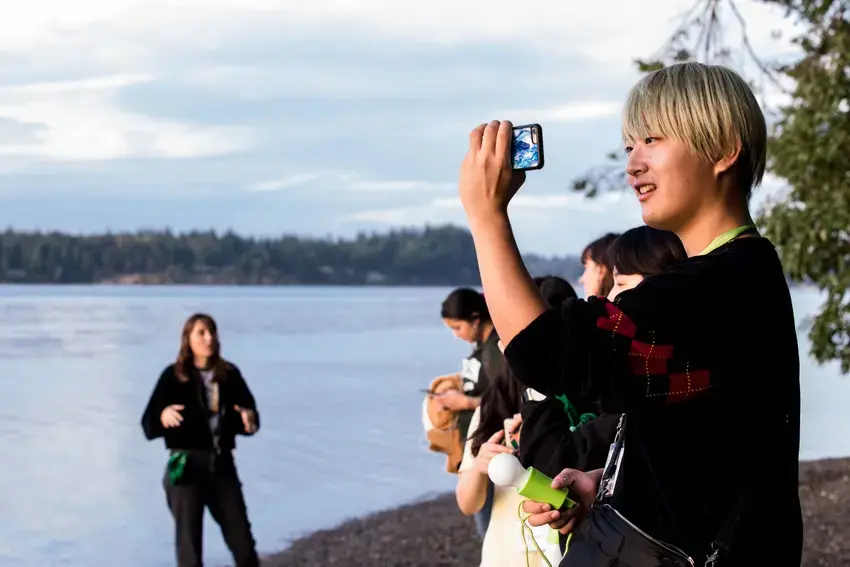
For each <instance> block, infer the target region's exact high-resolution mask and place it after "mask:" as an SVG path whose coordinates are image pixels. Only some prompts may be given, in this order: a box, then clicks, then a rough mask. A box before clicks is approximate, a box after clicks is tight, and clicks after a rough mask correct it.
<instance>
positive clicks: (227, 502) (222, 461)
mask: <svg viewBox="0 0 850 567" xmlns="http://www.w3.org/2000/svg"><path fill="white" fill-rule="evenodd" d="M163 483H164V485H165V496H166V501H167V503H168V508H169V510H171V515H172V516H173V517H174V524H175V526H174V527H175V544H176V548H177V549H176V551H177V566H178V567H203V564H204V561H203V533H204V530H203V519H204V509H205V508H209V510H210V514H211V515H212V517H213V519H214V520H215V521H216V523H218V525H219V527H220V528H221V533H222V535H223V536H224V542H225V543H226V544H227V547H228V548H229V549H230V552H231V553H232V554H233V560H234V561H235V562H236V567H258V566H259V564H260V562H259V559H258V558H257V551H256V547H255V546H256V542H255V541H254V537H253V535H252V534H251V523H250V522H249V521H248V512H247V510H246V508H245V499H244V498H243V496H242V483H241V482H240V480H239V476H238V475H237V473H236V467H235V465H234V462H233V458H232V456H231V455H230V454H229V453H225V454H222V455H219V456H218V457H217V458H216V457H215V454H214V453H213V452H212V451H190V452H189V456H188V459H187V462H186V468H185V473H184V475H183V478H182V479H181V480H180V482H179V483H178V485H177V486H172V485H171V483H170V482H169V480H168V473H167V472H166V475H165V479H164V481H163Z"/></svg>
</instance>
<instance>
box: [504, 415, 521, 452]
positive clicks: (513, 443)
mask: <svg viewBox="0 0 850 567" xmlns="http://www.w3.org/2000/svg"><path fill="white" fill-rule="evenodd" d="M503 425H504V428H505V445H507V446H508V447H510V448H512V449H514V450H517V449H519V428H520V426H521V425H522V417H521V416H520V415H519V414H517V415H515V416H514V417H509V418H507V419H505V420H504V424H503Z"/></svg>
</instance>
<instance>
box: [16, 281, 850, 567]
mask: <svg viewBox="0 0 850 567" xmlns="http://www.w3.org/2000/svg"><path fill="white" fill-rule="evenodd" d="M447 292H448V290H447V289H434V288H429V289H411V288H390V289H384V288H293V287H286V288H244V287H240V288H236V287H122V286H115V287H112V286H81V287H54V286H44V287H42V286H21V287H18V286H0V377H1V378H0V379H2V380H3V385H4V387H3V391H4V394H5V399H4V400H3V403H2V404H0V443H2V447H3V449H2V452H3V455H4V457H3V459H2V462H3V465H4V466H3V467H2V469H0V514H2V519H3V521H2V523H0V566H3V567H5V566H12V565H14V566H15V567H46V566H50V567H54V566H57V567H58V566H62V565H72V566H75V567H107V566H109V567H112V566H114V565H116V564H121V565H126V566H127V567H171V566H172V565H173V564H174V563H173V559H172V557H173V551H172V531H173V525H172V522H171V518H170V516H169V514H168V510H167V508H166V506H165V498H164V495H163V492H162V488H161V485H160V479H161V475H162V470H163V466H164V463H165V458H166V457H165V451H164V448H163V445H162V443H161V441H160V440H157V441H154V442H146V441H145V439H144V437H143V435H142V432H141V428H140V426H139V418H140V415H141V411H142V409H143V407H144V405H145V403H146V402H147V398H148V396H149V394H150V391H151V388H152V387H153V384H154V382H155V380H156V378H157V377H158V375H159V373H160V371H161V370H162V368H163V367H164V366H165V365H166V364H168V363H169V362H170V361H171V360H172V359H173V358H174V356H175V355H176V351H177V345H178V340H179V331H180V328H181V325H182V323H183V321H184V320H185V318H186V317H187V316H188V315H190V314H191V313H192V312H194V311H206V312H209V313H211V314H212V315H213V316H214V317H215V318H216V319H217V320H218V322H219V325H220V328H221V337H222V343H223V349H224V354H225V356H226V357H227V358H229V359H230V360H232V361H233V362H235V363H236V364H237V365H239V367H240V368H241V370H242V372H243V374H244V375H245V377H246V379H247V380H248V383H249V385H250V386H251V388H252V390H253V392H254V394H255V396H256V397H257V400H258V404H259V406H260V411H261V412H262V414H263V429H262V430H261V431H260V433H259V434H258V435H257V436H256V437H254V438H248V439H239V440H238V442H239V448H238V450H237V453H236V455H237V463H238V466H239V471H240V474H241V476H242V480H243V482H244V484H245V487H244V488H245V497H246V499H247V503H248V508H249V514H250V517H251V521H252V523H253V526H254V531H255V537H256V538H257V541H258V545H259V547H260V550H261V551H265V552H268V551H274V550H277V549H279V548H281V547H284V546H285V545H286V544H287V541H289V540H290V539H292V538H294V537H297V536H299V535H303V534H305V533H308V532H311V531H313V530H315V529H317V528H322V527H331V526H333V525H335V524H337V523H339V522H340V521H342V520H344V519H346V518H349V517H352V516H357V515H361V514H363V513H366V512H370V511H375V510H380V509H383V508H387V507H390V506H394V505H398V504H401V503H403V502H407V501H410V500H413V499H416V498H419V497H422V496H425V495H428V494H431V493H434V492H438V491H443V490H448V489H451V488H452V486H453V483H452V480H453V479H452V477H450V476H449V475H447V474H445V473H444V472H442V471H443V468H442V467H443V459H442V458H441V457H440V456H439V455H436V454H433V453H429V452H428V451H427V449H426V445H425V442H424V439H423V433H422V430H421V425H420V421H419V410H420V404H421V394H420V393H419V388H423V387H425V386H427V383H428V382H429V380H430V379H431V377H433V376H435V375H437V374H441V373H445V372H450V371H454V370H456V369H457V368H458V366H459V361H460V358H461V357H463V356H465V355H466V354H468V350H469V347H468V346H467V345H465V344H463V343H460V342H459V341H457V340H455V339H453V338H452V336H451V334H450V333H449V332H448V330H446V329H444V328H443V327H442V324H441V322H440V319H439V304H440V302H441V301H442V299H443V298H444V297H445V294H446V293H447ZM818 304H819V297H818V296H817V295H816V294H815V293H813V292H810V291H802V290H801V291H797V292H795V308H796V311H797V318H798V321H800V320H803V319H804V317H805V316H806V315H808V314H811V313H812V312H814V311H815V310H816V309H817V306H818ZM801 335H802V334H801ZM807 349H808V343H807V341H806V340H805V339H804V338H802V336H801V350H802V351H803V352H804V353H805V352H806V350H807ZM803 382H804V385H803V447H802V450H801V458H803V459H811V458H819V457H825V456H844V455H850V439H848V438H846V437H845V436H842V435H840V431H841V430H844V428H845V427H846V426H847V425H850V417H848V412H847V409H846V408H847V407H850V381H848V380H846V379H842V378H840V377H839V375H838V370H837V367H836V366H835V365H827V366H824V367H818V366H817V365H815V364H814V363H812V362H810V361H809V359H808V358H807V357H806V358H805V361H804V363H803ZM204 545H205V548H206V554H207V564H209V565H212V566H215V565H219V564H226V563H228V561H229V559H230V557H229V554H228V552H227V550H226V548H225V547H224V545H223V543H222V541H221V535H220V533H219V532H218V528H217V526H216V525H215V523H214V522H213V521H212V519H211V518H210V517H209V516H207V519H206V532H205V542H204ZM116 561H117V562H116Z"/></svg>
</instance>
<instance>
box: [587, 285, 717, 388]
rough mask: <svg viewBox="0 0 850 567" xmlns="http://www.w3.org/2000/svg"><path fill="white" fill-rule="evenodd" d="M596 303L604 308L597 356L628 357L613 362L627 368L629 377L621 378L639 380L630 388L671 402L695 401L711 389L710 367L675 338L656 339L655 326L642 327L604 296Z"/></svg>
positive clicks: (618, 367) (598, 325)
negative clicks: (638, 384) (676, 343)
mask: <svg viewBox="0 0 850 567" xmlns="http://www.w3.org/2000/svg"><path fill="white" fill-rule="evenodd" d="M594 303H595V307H596V310H597V311H601V313H599V314H598V315H597V317H596V321H595V325H596V328H597V331H598V332H601V333H602V335H603V337H601V339H602V340H600V344H599V347H600V351H599V352H597V356H606V352H605V351H606V350H607V351H608V353H607V355H608V356H611V357H613V358H615V359H616V358H622V357H623V356H625V357H626V363H625V364H624V365H621V364H614V365H613V367H612V370H613V371H614V372H618V370H619V371H620V372H622V370H623V369H625V370H626V372H627V373H628V376H622V377H620V379H621V380H623V379H624V380H629V381H633V382H638V381H639V382H640V384H641V387H640V388H634V387H630V388H628V390H629V391H632V392H635V393H639V395H642V397H644V398H647V399H659V400H662V401H664V402H665V403H668V404H669V403H679V402H685V401H688V400H692V399H694V398H695V397H697V396H699V395H701V394H702V393H704V392H707V391H708V390H709V389H710V388H711V386H712V383H711V373H710V372H709V370H708V369H707V368H704V367H701V365H699V364H696V363H694V362H693V361H692V360H691V359H690V358H689V357H688V356H687V355H686V354H685V353H684V352H680V350H681V348H677V346H676V345H675V342H676V341H669V342H662V341H657V340H656V339H655V337H656V332H655V330H654V329H652V328H641V327H640V326H639V325H637V324H636V323H635V321H634V320H633V319H632V318H631V317H629V315H627V314H626V313H625V312H624V311H623V310H622V309H621V308H620V307H618V306H617V305H616V304H615V303H612V302H610V301H607V300H605V299H599V300H596V301H595V302H594ZM606 335H607V337H606ZM605 339H608V340H605ZM632 386H634V384H632Z"/></svg>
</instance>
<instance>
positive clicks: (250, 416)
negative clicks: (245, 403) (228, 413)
mask: <svg viewBox="0 0 850 567" xmlns="http://www.w3.org/2000/svg"><path fill="white" fill-rule="evenodd" d="M233 409H235V410H236V411H238V412H239V415H240V416H242V426H243V427H244V428H245V433H255V432H256V431H257V420H256V419H254V418H255V416H256V415H257V414H256V413H254V410H252V409H248V408H243V407H239V406H238V405H237V406H233Z"/></svg>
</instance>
